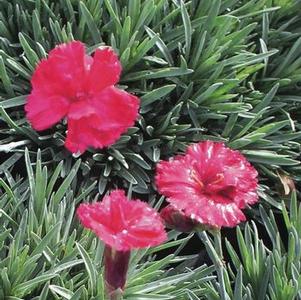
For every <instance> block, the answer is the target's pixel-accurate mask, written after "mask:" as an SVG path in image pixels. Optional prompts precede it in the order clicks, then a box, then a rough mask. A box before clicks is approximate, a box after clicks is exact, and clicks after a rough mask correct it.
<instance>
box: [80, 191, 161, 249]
mask: <svg viewBox="0 0 301 300" xmlns="http://www.w3.org/2000/svg"><path fill="white" fill-rule="evenodd" d="M77 215H78V217H79V219H80V221H81V222H82V224H83V225H84V226H85V227H86V228H89V229H91V230H92V231H94V232H95V234H96V235H97V236H98V237H99V238H100V239H101V240H102V241H103V242H104V243H105V244H107V245H109V246H110V247H111V248H113V249H115V250H118V251H128V250H131V249H135V248H145V247H149V246H156V245H159V244H161V243H162V242H164V241H165V240H166V238H167V236H166V232H165V231H164V225H163V223H162V220H161V218H160V216H159V214H158V213H157V212H156V211H155V210H154V209H152V208H151V207H150V206H149V205H148V204H146V203H144V202H142V201H140V200H136V201H130V200H128V199H127V197H126V196H125V193H124V191H122V190H115V191H113V192H111V194H110V195H109V196H105V197H104V199H103V201H102V202H97V203H93V204H81V205H80V206H79V208H78V209H77Z"/></svg>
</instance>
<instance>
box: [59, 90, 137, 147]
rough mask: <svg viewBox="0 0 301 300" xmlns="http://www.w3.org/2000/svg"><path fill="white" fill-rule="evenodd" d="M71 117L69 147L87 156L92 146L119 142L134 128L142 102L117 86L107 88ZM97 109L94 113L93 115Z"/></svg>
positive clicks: (69, 119) (71, 114) (104, 145)
mask: <svg viewBox="0 0 301 300" xmlns="http://www.w3.org/2000/svg"><path fill="white" fill-rule="evenodd" d="M82 107H83V108H82V109H81V106H80V105H79V106H78V107H77V109H75V110H73V109H72V108H71V110H70V111H72V112H70V113H69V114H68V134H67V139H66V144H65V145H66V147H67V149H69V150H70V151H71V152H73V153H76V152H78V151H79V152H81V153H83V152H84V151H85V150H86V149H87V148H88V147H94V148H103V147H107V146H109V145H112V144H113V143H115V142H116V141H117V140H118V139H119V138H120V136H121V134H122V133H124V132H126V130H127V129H128V128H129V127H131V126H133V125H134V123H135V120H136V118H137V116H138V109H139V99H138V98H137V97H135V96H133V95H131V94H129V93H127V92H125V91H122V90H119V89H117V88H115V87H109V88H106V89H104V90H103V91H102V92H101V93H99V94H98V95H97V96H95V97H93V98H91V99H90V101H89V102H88V103H87V104H86V105H85V104H84V103H83V104H82ZM93 110H94V112H93Z"/></svg>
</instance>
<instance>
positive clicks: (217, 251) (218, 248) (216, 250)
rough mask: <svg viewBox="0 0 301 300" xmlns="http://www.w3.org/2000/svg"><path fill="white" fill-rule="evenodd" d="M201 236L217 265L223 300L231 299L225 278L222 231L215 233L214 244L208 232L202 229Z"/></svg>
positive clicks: (220, 292)
mask: <svg viewBox="0 0 301 300" xmlns="http://www.w3.org/2000/svg"><path fill="white" fill-rule="evenodd" d="M199 237H200V239H201V240H202V242H203V243H204V245H205V247H206V249H207V251H208V254H209V256H210V258H211V260H212V262H213V263H214V265H215V268H216V272H217V277H218V282H219V294H220V297H221V298H220V299H221V300H230V297H229V295H228V293H227V291H226V285H225V278H224V264H223V251H222V242H221V233H220V231H216V232H215V233H214V246H213V245H212V242H211V240H210V239H209V237H208V235H207V233H206V232H205V231H202V232H200V233H199Z"/></svg>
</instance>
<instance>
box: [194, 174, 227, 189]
mask: <svg viewBox="0 0 301 300" xmlns="http://www.w3.org/2000/svg"><path fill="white" fill-rule="evenodd" d="M190 176H191V178H192V179H193V180H194V182H196V183H197V184H198V185H199V186H200V188H201V189H202V190H203V191H204V192H206V193H207V192H208V193H211V192H213V190H214V191H215V190H219V189H216V188H213V190H212V189H211V188H212V186H213V185H217V184H219V183H221V182H222V181H223V180H224V178H225V176H224V174H222V173H218V174H216V176H215V177H214V179H213V180H208V179H207V180H205V181H204V180H201V178H200V177H201V176H200V174H198V172H197V171H196V170H191V171H190Z"/></svg>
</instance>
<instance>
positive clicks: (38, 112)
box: [25, 90, 69, 130]
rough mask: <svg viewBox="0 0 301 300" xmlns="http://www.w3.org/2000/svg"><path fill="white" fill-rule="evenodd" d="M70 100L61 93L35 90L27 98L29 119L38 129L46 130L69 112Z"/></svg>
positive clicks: (26, 109)
mask: <svg viewBox="0 0 301 300" xmlns="http://www.w3.org/2000/svg"><path fill="white" fill-rule="evenodd" d="M68 108H69V101H68V100H67V99H66V98H65V97H62V96H59V95H53V94H51V95H48V94H47V93H44V92H43V91H39V90H34V91H33V92H32V93H31V94H30V95H29V97H28V98H27V103H26V105H25V111H26V116H27V119H28V120H29V121H30V123H31V125H32V127H33V128H34V129H36V130H44V129H47V128H49V127H51V126H52V125H54V124H56V123H57V122H59V121H60V120H61V119H62V118H64V116H65V115H66V114H67V112H68Z"/></svg>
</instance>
